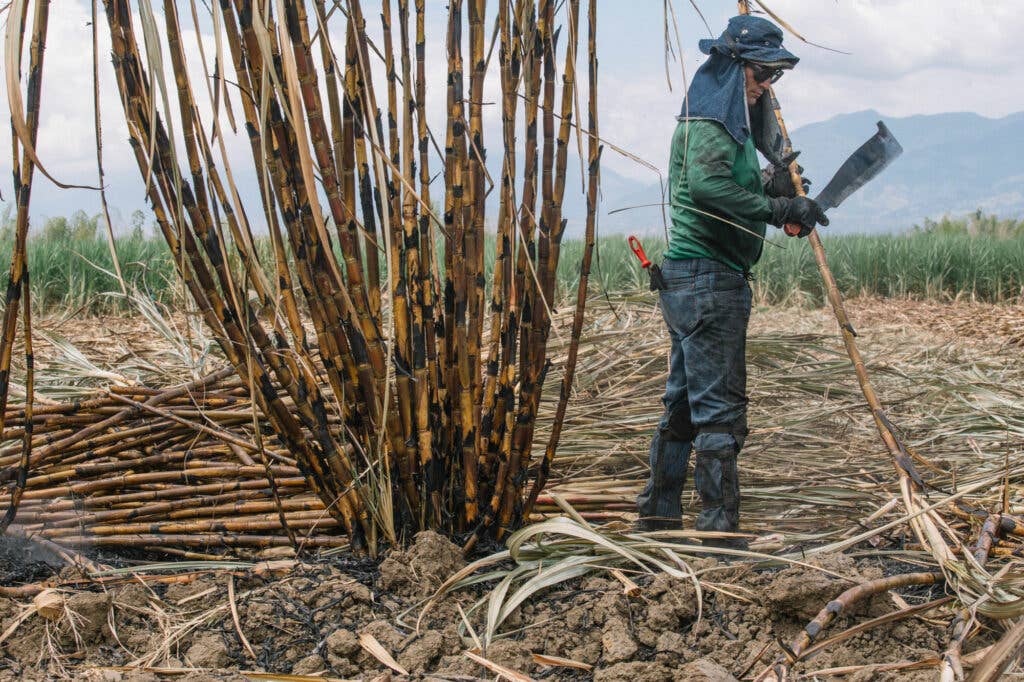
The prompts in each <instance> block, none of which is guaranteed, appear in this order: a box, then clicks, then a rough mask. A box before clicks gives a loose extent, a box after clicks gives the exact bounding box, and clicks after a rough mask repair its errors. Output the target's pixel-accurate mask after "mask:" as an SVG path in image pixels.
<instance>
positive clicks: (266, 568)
mask: <svg viewBox="0 0 1024 682" xmlns="http://www.w3.org/2000/svg"><path fill="white" fill-rule="evenodd" d="M288 549H291V548H290V547H289V548H288ZM298 565H299V562H298V561H293V560H290V559H278V560H276V561H261V562H260V563H258V564H256V565H255V566H253V567H252V572H253V575H259V576H266V575H270V576H274V577H281V576H283V575H287V574H288V573H291V571H292V569H294V568H295V567H296V566H298Z"/></svg>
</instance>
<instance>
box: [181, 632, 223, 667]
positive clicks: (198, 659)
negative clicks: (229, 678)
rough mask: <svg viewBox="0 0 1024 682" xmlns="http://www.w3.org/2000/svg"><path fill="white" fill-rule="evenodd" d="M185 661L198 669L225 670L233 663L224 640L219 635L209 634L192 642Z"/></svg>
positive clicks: (200, 636)
mask: <svg viewBox="0 0 1024 682" xmlns="http://www.w3.org/2000/svg"><path fill="white" fill-rule="evenodd" d="M185 659H186V661H188V662H189V663H191V664H192V665H193V666H195V667H197V668H223V667H226V666H227V665H228V663H230V662H231V659H230V658H229V657H228V648H227V646H225V645H224V638H223V637H221V636H220V635H219V634H218V633H215V632H207V633H203V634H201V635H199V636H198V637H196V638H195V639H194V640H193V641H192V646H191V647H189V649H188V652H187V653H186V654H185Z"/></svg>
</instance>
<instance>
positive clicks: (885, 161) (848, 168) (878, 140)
mask: <svg viewBox="0 0 1024 682" xmlns="http://www.w3.org/2000/svg"><path fill="white" fill-rule="evenodd" d="M877 125H878V131H877V132H876V133H875V134H874V135H872V136H871V138H870V139H869V140H868V141H867V142H865V143H864V144H862V145H861V146H860V147H858V148H857V151H855V152H854V153H853V154H850V157H849V158H848V159H846V161H844V162H843V165H842V166H840V167H839V170H837V171H836V174H835V175H833V176H832V179H831V180H829V182H828V185H826V186H825V189H823V190H821V193H820V194H819V195H818V196H817V197H815V198H814V200H815V201H816V202H817V203H818V205H819V206H821V210H823V211H827V210H828V209H830V208H837V207H838V206H839V204H841V203H843V201H844V200H845V199H846V198H847V197H848V196H850V195H851V194H853V193H854V192H856V191H857V190H858V189H860V188H861V187H863V186H864V185H866V184H867V183H868V182H870V181H871V180H872V179H873V178H874V177H875V176H876V175H878V174H879V173H881V172H882V171H883V170H885V168H886V167H887V166H888V165H889V164H890V163H892V162H893V160H895V159H896V157H898V156H899V155H900V154H902V153H903V147H902V146H900V143H899V142H897V141H896V138H895V137H894V136H893V134H892V133H891V132H890V131H889V129H888V128H887V127H886V125H885V124H884V123H882V122H881V121H879V122H878V123H877ZM783 229H784V230H785V231H786V234H788V235H789V236H790V237H796V236H802V235H801V231H802V227H801V226H800V225H795V224H793V223H788V224H786V226H785V227H784V228H783Z"/></svg>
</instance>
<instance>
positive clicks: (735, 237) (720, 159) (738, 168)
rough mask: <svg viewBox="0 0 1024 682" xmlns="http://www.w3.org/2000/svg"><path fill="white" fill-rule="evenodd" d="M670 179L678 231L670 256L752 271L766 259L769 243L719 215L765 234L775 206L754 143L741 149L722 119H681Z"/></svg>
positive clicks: (673, 231)
mask: <svg viewBox="0 0 1024 682" xmlns="http://www.w3.org/2000/svg"><path fill="white" fill-rule="evenodd" d="M687 128H688V129H689V130H687ZM684 151H685V154H684ZM668 181H669V188H670V196H671V202H672V209H671V215H672V229H671V231H670V235H669V237H670V238H669V247H668V251H667V252H666V254H665V255H666V256H667V257H668V258H679V259H685V258H711V259H714V260H717V261H720V262H722V263H725V264H726V265H728V266H729V267H731V268H733V269H736V270H740V271H742V272H749V271H750V268H751V267H752V266H753V265H754V263H756V262H757V260H758V258H760V257H761V247H762V244H763V242H762V241H761V239H758V238H757V237H755V236H753V235H751V234H749V233H747V232H744V231H743V230H740V229H739V228H737V227H736V226H735V225H730V224H729V223H727V222H723V221H722V220H720V219H719V218H718V217H716V216H721V217H723V218H725V219H727V220H729V221H731V222H734V223H737V224H739V225H742V226H743V227H745V228H747V229H748V230H750V231H751V232H754V233H755V234H758V235H760V236H761V237H763V236H764V233H765V221H766V220H768V219H769V218H770V217H771V205H770V204H769V203H768V199H766V198H765V196H764V188H763V186H762V184H761V170H760V168H759V167H758V161H757V151H756V150H755V148H754V141H753V139H752V138H747V141H746V143H745V144H743V145H739V144H737V143H736V140H735V139H733V137H732V136H731V135H730V134H729V133H728V132H726V130H725V128H724V127H722V125H721V124H719V123H717V122H716V121H711V120H692V121H680V122H679V125H677V126H676V132H675V134H674V135H673V137H672V154H671V159H670V162H669V174H668ZM709 214H710V215H709Z"/></svg>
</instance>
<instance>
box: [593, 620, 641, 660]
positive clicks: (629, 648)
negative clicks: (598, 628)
mask: <svg viewBox="0 0 1024 682" xmlns="http://www.w3.org/2000/svg"><path fill="white" fill-rule="evenodd" d="M601 648H602V650H603V654H604V661H605V663H619V662H621V661H628V660H629V659H631V658H633V656H635V655H636V652H637V651H638V650H639V648H640V647H639V645H638V644H637V643H636V640H635V639H633V637H632V636H631V635H630V634H629V629H628V628H627V626H626V623H625V622H624V621H622V620H620V619H618V618H613V619H611V620H609V621H608V622H607V623H605V626H604V633H603V634H602V636H601Z"/></svg>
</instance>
